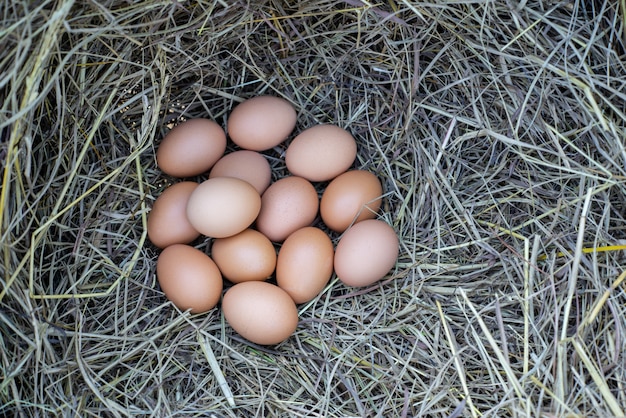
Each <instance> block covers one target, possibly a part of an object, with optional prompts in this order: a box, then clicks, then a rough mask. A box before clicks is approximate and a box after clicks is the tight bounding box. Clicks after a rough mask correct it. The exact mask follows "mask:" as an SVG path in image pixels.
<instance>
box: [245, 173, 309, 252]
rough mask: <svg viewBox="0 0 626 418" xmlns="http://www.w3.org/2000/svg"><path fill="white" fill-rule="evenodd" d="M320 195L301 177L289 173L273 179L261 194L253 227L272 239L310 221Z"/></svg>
mask: <svg viewBox="0 0 626 418" xmlns="http://www.w3.org/2000/svg"><path fill="white" fill-rule="evenodd" d="M318 209H319V198H318V196H317V191H316V190H315V187H313V185H312V184H311V182H309V181H308V180H305V179H303V178H302V177H296V176H289V177H283V178H282V179H280V180H278V181H276V182H274V183H272V184H271V185H270V187H268V188H267V190H266V191H265V193H263V196H262V197H261V211H260V212H259V216H258V218H257V219H256V227H257V229H258V230H259V231H261V232H262V233H263V234H264V235H265V236H266V237H268V238H269V239H270V240H272V241H274V242H281V241H283V240H284V239H285V238H287V237H288V236H289V235H290V234H291V233H292V232H295V231H296V230H298V229H300V228H302V227H305V226H309V225H311V223H313V221H314V220H315V217H316V216H317V211H318Z"/></svg>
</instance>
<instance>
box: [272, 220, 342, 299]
mask: <svg viewBox="0 0 626 418" xmlns="http://www.w3.org/2000/svg"><path fill="white" fill-rule="evenodd" d="M333 255H334V251H333V243H332V241H331V240H330V238H329V237H328V235H327V234H326V233H325V232H324V231H322V230H321V229H319V228H315V227H312V226H309V227H305V228H302V229H298V230H297V231H296V232H294V233H293V234H291V235H289V236H288V237H287V239H286V240H285V242H283V245H282V246H281V247H280V251H279V252H278V263H277V264H276V282H277V283H278V286H279V287H280V288H281V289H283V290H284V291H285V292H287V293H288V294H289V296H291V298H292V299H293V300H294V302H296V303H304V302H308V301H310V300H311V299H313V298H314V297H316V296H317V295H318V294H319V293H320V292H321V291H322V289H324V286H326V284H327V283H328V280H329V279H330V276H331V275H332V274H333Z"/></svg>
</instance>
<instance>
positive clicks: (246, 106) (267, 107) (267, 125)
mask: <svg viewBox="0 0 626 418" xmlns="http://www.w3.org/2000/svg"><path fill="white" fill-rule="evenodd" d="M295 126H296V110H295V109H294V108H293V106H292V105H291V103H289V102H288V101H287V100H285V99H282V98H280V97H274V96H258V97H253V98H251V99H248V100H245V101H243V102H242V103H240V104H239V105H237V106H236V107H235V108H234V109H233V111H232V112H231V114H230V116H229V117H228V135H229V136H230V139H231V140H232V141H233V142H234V143H235V144H237V145H239V146H240V147H241V148H243V149H247V150H252V151H264V150H267V149H270V148H272V147H275V146H276V145H278V144H280V143H281V142H283V141H284V140H285V139H287V136H289V134H290V133H291V131H293V129H294V128H295Z"/></svg>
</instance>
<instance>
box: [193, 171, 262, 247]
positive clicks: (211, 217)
mask: <svg viewBox="0 0 626 418" xmlns="http://www.w3.org/2000/svg"><path fill="white" fill-rule="evenodd" d="M260 209H261V197H260V196H259V193H258V192H257V191H256V189H255V188H254V187H253V186H252V185H251V184H250V183H248V182H247V181H243V180H241V179H236V178H233V177H215V178H212V179H208V180H206V181H204V182H202V183H200V185H199V186H198V187H197V188H196V190H194V191H193V193H191V196H190V197H189V202H188V203H187V219H189V223H191V225H193V227H194V228H196V229H197V230H198V231H200V233H201V234H204V235H206V236H207V237H213V238H225V237H230V236H232V235H235V234H238V233H240V232H241V231H243V230H244V229H246V228H248V227H249V226H250V225H251V224H252V222H254V219H255V218H256V217H257V215H258V213H259V210H260Z"/></svg>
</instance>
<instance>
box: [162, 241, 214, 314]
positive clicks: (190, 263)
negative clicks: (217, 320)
mask: <svg viewBox="0 0 626 418" xmlns="http://www.w3.org/2000/svg"><path fill="white" fill-rule="evenodd" d="M156 268H157V278H158V280H159V285H160V286H161V290H163V293H165V296H166V297H167V298H168V299H169V300H170V301H172V303H174V305H176V307H178V309H180V310H181V311H186V310H187V309H191V312H192V313H202V312H206V311H208V310H210V309H212V308H214V307H215V305H217V302H218V301H219V299H220V296H221V294H222V275H221V273H220V271H219V269H218V268H217V265H215V263H214V262H213V260H211V258H210V257H209V256H208V255H206V254H204V253H203V252H202V251H200V250H198V249H196V248H194V247H192V246H190V245H185V244H174V245H170V246H169V247H167V248H166V249H164V250H163V251H162V252H161V254H160V255H159V258H158V259H157V266H156Z"/></svg>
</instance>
